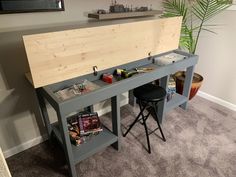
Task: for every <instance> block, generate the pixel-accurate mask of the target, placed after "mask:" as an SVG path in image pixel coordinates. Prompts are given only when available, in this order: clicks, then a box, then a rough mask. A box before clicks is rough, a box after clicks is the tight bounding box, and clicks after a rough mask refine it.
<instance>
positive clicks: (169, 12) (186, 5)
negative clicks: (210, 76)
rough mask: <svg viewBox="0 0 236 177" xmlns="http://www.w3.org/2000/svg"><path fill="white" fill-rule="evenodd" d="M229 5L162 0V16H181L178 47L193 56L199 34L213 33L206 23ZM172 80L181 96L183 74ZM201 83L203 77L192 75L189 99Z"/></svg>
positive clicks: (218, 0)
mask: <svg viewBox="0 0 236 177" xmlns="http://www.w3.org/2000/svg"><path fill="white" fill-rule="evenodd" d="M231 4H232V0H164V1H163V7H164V13H163V15H162V16H163V17H173V16H183V21H182V29H181V36H180V43H179V46H180V49H182V50H186V51H188V52H189V53H191V54H195V52H196V48H197V44H198V40H199V36H200V34H201V32H202V31H208V32H211V33H214V31H211V30H210V29H209V28H208V27H209V26H216V25H208V24H206V22H207V21H208V20H209V19H211V18H212V17H214V16H215V15H217V14H218V13H220V12H222V11H223V10H225V9H226V8H228V7H229V6H230V5H231ZM174 78H175V80H176V91H177V93H180V94H182V92H183V82H184V78H185V72H184V71H179V72H177V73H175V75H174ZM202 81H203V77H202V76H201V75H200V74H197V73H194V76H193V83H192V87H191V91H190V97H189V99H191V98H193V97H194V96H195V94H196V93H197V91H198V89H199V88H200V86H201V83H202Z"/></svg>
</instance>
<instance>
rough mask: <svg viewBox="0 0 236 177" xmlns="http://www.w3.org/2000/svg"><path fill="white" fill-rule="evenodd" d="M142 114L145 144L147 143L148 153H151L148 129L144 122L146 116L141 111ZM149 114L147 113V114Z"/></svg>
mask: <svg viewBox="0 0 236 177" xmlns="http://www.w3.org/2000/svg"><path fill="white" fill-rule="evenodd" d="M141 114H142V120H143V122H142V123H143V125H144V128H145V133H146V137H147V144H148V153H149V154H151V146H150V140H149V133H148V129H147V124H146V120H147V118H148V117H145V116H144V115H143V112H142V113H141ZM149 115H150V114H149V113H148V116H149Z"/></svg>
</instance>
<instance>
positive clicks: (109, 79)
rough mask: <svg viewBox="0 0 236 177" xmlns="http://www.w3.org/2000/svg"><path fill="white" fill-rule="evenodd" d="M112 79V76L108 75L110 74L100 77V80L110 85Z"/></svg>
mask: <svg viewBox="0 0 236 177" xmlns="http://www.w3.org/2000/svg"><path fill="white" fill-rule="evenodd" d="M112 79H113V75H112V74H110V73H105V74H103V75H102V80H103V81H104V82H107V83H109V84H111V83H112Z"/></svg>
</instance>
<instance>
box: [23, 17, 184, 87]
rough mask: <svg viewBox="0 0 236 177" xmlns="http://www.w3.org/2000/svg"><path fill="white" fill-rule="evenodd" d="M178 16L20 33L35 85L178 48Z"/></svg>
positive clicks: (43, 84)
mask: <svg viewBox="0 0 236 177" xmlns="http://www.w3.org/2000/svg"><path fill="white" fill-rule="evenodd" d="M181 22H182V17H172V18H163V19H152V20H147V21H138V22H130V23H124V24H115V25H107V26H98V27H90V28H81V29H73V30H66V31H59V32H51V33H42V34H35V35H26V36H23V40H24V45H25V49H26V53H27V58H28V62H29V67H30V72H31V76H32V80H33V85H34V87H35V88H38V87H42V86H45V85H49V84H53V83H56V82H60V81H64V80H67V79H71V78H74V77H78V76H81V75H85V74H89V73H92V72H93V69H92V67H93V66H97V67H98V70H103V69H107V68H110V67H114V66H118V65H121V64H125V63H129V62H132V61H136V60H140V59H143V58H146V57H148V56H149V54H151V55H157V54H160V53H163V52H167V51H170V50H175V49H177V48H178V44H179V37H180V29H181Z"/></svg>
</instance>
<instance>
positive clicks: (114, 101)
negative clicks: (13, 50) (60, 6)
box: [24, 17, 198, 177]
mask: <svg viewBox="0 0 236 177" xmlns="http://www.w3.org/2000/svg"><path fill="white" fill-rule="evenodd" d="M173 25H175V27H176V28H174V27H173ZM137 27H139V28H137ZM171 27H173V28H174V29H173V28H171ZM180 29H181V18H179V17H177V18H175V17H174V18H168V19H160V20H154V21H147V22H146V21H145V22H140V23H139V22H138V23H127V24H124V25H115V26H109V25H108V26H104V27H101V28H100V27H99V28H97V27H96V28H88V29H83V30H81V29H80V30H73V31H66V32H64V31H63V32H56V33H45V34H39V35H33V36H32V35H30V36H26V37H24V44H25V47H26V53H27V57H28V60H29V66H30V73H29V74H27V78H28V80H29V81H30V82H31V83H32V85H33V86H34V88H35V90H36V93H37V97H38V101H39V108H40V110H41V115H42V118H43V120H44V123H45V127H46V129H47V133H48V136H49V137H51V135H55V136H56V138H57V139H58V141H59V142H60V144H61V145H62V147H63V149H64V152H65V156H66V159H67V162H68V167H69V172H70V176H71V177H76V176H77V172H76V168H75V165H76V164H77V163H79V162H81V161H82V160H84V159H86V158H88V157H90V156H92V155H93V154H95V153H97V152H99V151H100V150H102V149H104V148H106V147H107V146H110V145H112V146H113V147H114V148H115V149H117V150H119V149H120V139H121V130H120V95H121V94H122V93H124V92H129V103H130V104H131V105H133V104H134V98H133V95H132V90H133V89H134V88H136V87H139V86H141V85H144V84H147V83H150V82H152V81H155V80H157V79H160V86H162V87H163V88H165V89H167V85H168V80H169V76H170V75H171V74H173V73H175V72H177V71H179V70H185V69H186V77H185V83H184V89H183V94H182V95H179V94H175V95H174V96H173V98H172V99H171V100H170V101H168V102H166V100H163V101H162V102H161V104H160V105H159V106H158V117H159V119H160V120H159V121H160V122H162V120H163V118H164V113H165V112H168V111H169V110H171V109H173V108H175V107H178V106H180V107H182V108H184V109H186V108H187V102H188V97H189V92H190V87H191V83H192V77H193V71H194V66H195V65H196V64H197V61H198V56H196V55H191V54H188V53H185V52H182V51H179V50H175V49H177V48H178V40H179V35H180ZM95 30H96V31H95ZM103 30H104V35H103V38H104V40H106V41H105V42H104V43H101V40H103V38H101V32H102V31H103ZM134 31H136V33H135V34H133V33H134ZM108 32H111V34H110V33H108ZM94 34H96V35H94ZM124 34H126V35H125V36H123V35H124ZM159 34H161V36H162V37H158V35H159ZM91 35H92V36H93V38H90V36H91ZM95 37H98V38H99V39H97V40H96V38H95ZM128 37H130V38H131V39H132V40H131V41H127V38H128ZM92 39H93V40H92ZM136 39H137V42H136ZM156 39H157V40H156ZM165 39H167V41H166V40H165ZM107 40H110V43H107ZM112 40H113V42H112ZM80 41H82V42H81V43H80ZM114 41H115V42H114ZM140 41H142V42H143V43H140ZM127 42H128V43H127ZM85 46H86V47H85ZM89 46H91V48H88V47H89ZM124 46H125V47H124ZM60 47H61V48H62V49H63V50H58V49H60ZM80 47H81V50H80ZM101 47H103V48H102V51H101ZM58 51H59V52H58ZM95 51H96V52H98V54H97V55H95ZM99 52H100V53H99ZM172 52H174V53H178V54H181V55H184V56H185V58H184V59H183V60H180V61H176V62H174V63H171V64H168V65H164V66H158V65H157V64H155V62H154V58H155V57H160V56H163V55H166V54H168V53H172ZM100 54H101V55H100ZM108 55H109V56H108ZM95 56H96V57H95ZM94 57H95V58H94ZM92 61H94V62H95V63H93V62H92ZM70 64H71V65H70ZM93 65H95V66H97V65H99V66H98V68H99V70H98V72H97V74H94V73H93V72H92V66H93ZM139 67H144V68H153V70H151V71H149V72H147V73H140V74H136V75H134V76H132V77H130V78H127V79H123V80H114V82H113V83H112V84H108V83H106V82H103V81H102V80H101V76H102V74H104V73H114V71H115V69H117V68H122V69H126V70H132V69H134V68H139ZM86 69H87V70H86ZM76 75H77V77H75V76H76ZM85 79H86V80H88V81H91V82H93V83H95V84H97V85H99V86H100V87H99V88H98V89H95V90H93V91H91V92H89V93H85V94H81V95H78V96H75V97H72V98H69V99H66V100H61V99H59V98H58V97H57V96H56V95H55V92H56V91H58V90H61V89H63V88H66V87H69V86H71V85H73V84H75V83H81V82H82V81H83V80H85ZM110 98H111V112H112V114H111V115H112V130H110V129H108V128H106V127H103V131H102V132H100V133H99V134H98V135H97V136H95V137H93V138H92V139H91V140H90V141H88V142H86V143H84V144H81V145H79V146H75V145H72V144H71V141H70V137H69V134H68V127H67V118H68V117H69V116H70V115H71V113H76V112H79V111H80V110H82V109H84V108H85V109H88V110H90V111H92V110H93V108H92V105H94V104H95V103H99V102H101V101H104V100H107V99H110ZM46 101H47V102H48V103H49V104H50V105H51V106H52V107H53V108H54V109H55V111H56V113H57V117H58V121H57V122H56V123H51V122H50V119H49V114H48V110H47V106H46Z"/></svg>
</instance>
